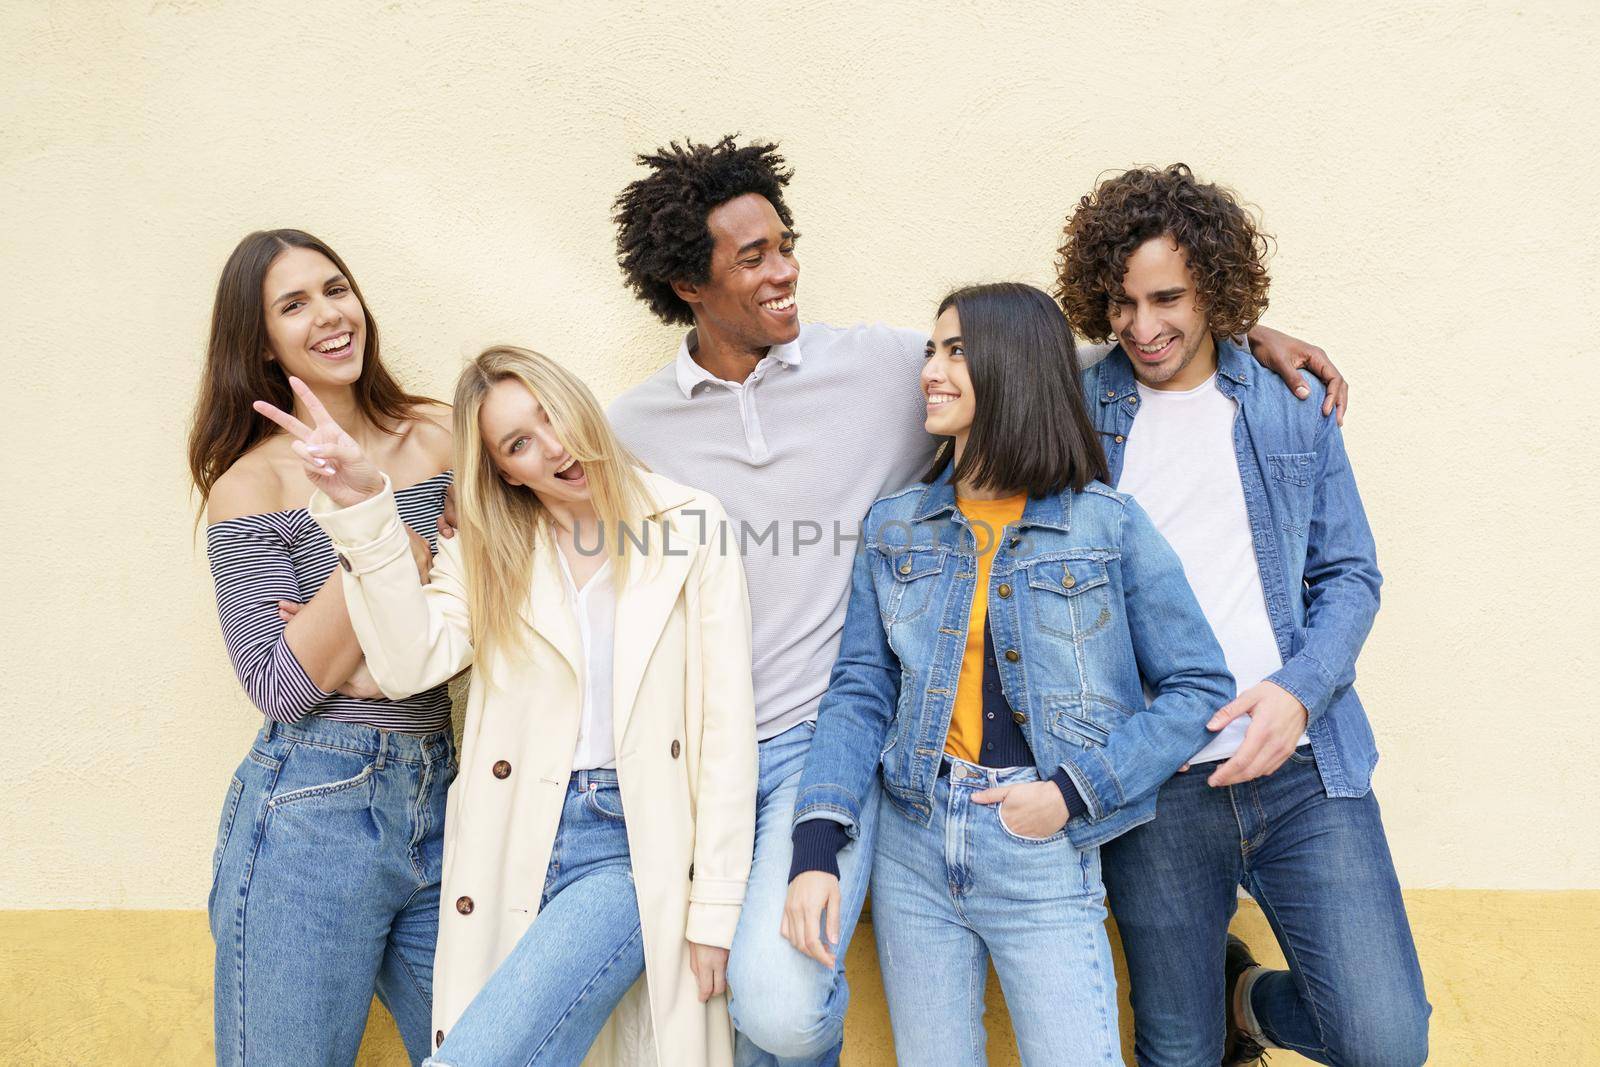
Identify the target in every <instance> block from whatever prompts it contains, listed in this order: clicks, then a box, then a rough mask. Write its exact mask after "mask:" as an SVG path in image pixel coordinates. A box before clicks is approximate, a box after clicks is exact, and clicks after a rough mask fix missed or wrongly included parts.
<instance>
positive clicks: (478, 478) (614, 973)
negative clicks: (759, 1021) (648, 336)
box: [258, 347, 756, 1067]
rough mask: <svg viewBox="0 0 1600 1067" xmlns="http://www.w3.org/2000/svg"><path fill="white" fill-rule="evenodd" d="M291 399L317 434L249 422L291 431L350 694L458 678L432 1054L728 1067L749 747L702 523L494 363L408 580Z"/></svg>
mask: <svg viewBox="0 0 1600 1067" xmlns="http://www.w3.org/2000/svg"><path fill="white" fill-rule="evenodd" d="M295 388H296V393H297V395H298V396H299V397H300V400H301V402H302V403H303V405H304V407H305V409H306V410H307V411H308V412H309V413H310V414H311V416H312V417H313V419H314V421H315V425H314V426H306V425H305V424H303V423H301V422H299V421H298V420H296V419H294V418H293V417H292V416H289V415H287V414H285V413H283V412H280V411H278V410H277V409H275V408H271V407H270V406H269V405H259V406H258V410H261V411H262V413H263V414H266V415H268V416H269V417H271V418H273V419H275V420H276V421H277V422H278V423H279V424H280V425H282V426H283V427H284V428H285V429H287V430H288V431H289V432H290V433H291V434H293V435H294V436H295V437H296V438H297V440H296V442H295V444H294V445H293V448H294V451H295V453H296V454H297V455H298V456H299V457H300V459H301V461H302V463H303V464H304V468H305V471H306V474H307V476H308V477H309V478H310V480H311V481H312V483H313V484H314V485H315V486H316V488H317V490H318V492H317V493H315V494H314V495H313V497H312V502H311V508H310V510H311V514H312V515H313V516H315V517H316V519H317V521H318V522H319V523H320V524H321V525H322V527H323V529H325V530H326V531H327V532H328V535H329V536H330V538H331V539H332V540H333V543H334V546H335V548H336V550H337V552H338V555H339V562H340V565H341V566H342V567H343V573H344V578H343V582H344V594H345V600H346V603H347V604H348V605H349V611H350V618H351V622H352V623H353V624H354V627H355V631H356V635H357V637H358V638H359V639H360V642H361V646H362V648H363V649H364V650H365V652H366V655H367V663H368V668H369V670H370V671H371V673H372V676H373V678H374V679H375V680H376V681H377V684H378V685H379V687H381V688H382V689H383V691H384V692H385V693H386V694H389V695H390V696H398V695H400V694H405V693H411V692H415V691H418V690H422V689H426V688H427V687H429V686H432V685H437V684H438V683H439V682H441V681H443V680H444V679H447V678H449V677H450V676H451V675H453V674H455V673H456V672H458V671H460V670H462V669H463V668H465V667H467V666H469V665H473V666H475V668H476V670H475V672H474V678H473V683H472V690H471V696H470V698H469V700H468V706H467V720H466V727H465V731H464V736H463V741H462V754H461V770H460V773H459V775H458V777H457V779H456V783H455V785H454V786H453V787H452V788H451V791H450V801H449V811H448V815H447V818H446V825H445V846H444V847H445V859H444V882H443V892H442V894H441V904H440V916H441V918H440V925H439V949H438V957H437V960H436V962H435V970H434V1009H433V1014H434V1027H435V1032H434V1034H433V1038H434V1048H435V1052H434V1058H433V1059H430V1060H429V1061H428V1062H429V1063H435V1064H445V1065H452V1067H469V1065H480V1064H495V1065H498V1064H508V1063H515V1064H571V1063H576V1062H578V1061H579V1060H581V1059H582V1058H583V1057H584V1055H585V1054H586V1052H588V1051H589V1050H590V1049H591V1047H593V1048H594V1049H595V1052H596V1054H597V1056H598V1058H602V1059H605V1060H607V1061H609V1062H617V1063H640V1064H668V1063H671V1064H678V1063H683V1064H731V1062H732V1029H731V1026H730V1024H729V1022H728V1016H727V1007H726V997H725V973H726V966H727V957H728V946H729V944H730V943H731V942H732V940H733V932H734V928H735V926H736V924H737V921H738V916H739V908H740V904H741V902H742V900H743V897H744V888H745V879H746V876H747V874H748V872H749V867H750V857H751V851H752V845H753V839H754V834H755V825H754V811H755V788H756V744H755V732H754V731H755V713H754V707H753V697H752V693H751V682H750V616H749V608H748V606H747V603H746V599H745V587H744V572H743V568H742V565H741V563H740V560H739V557H738V550H737V544H736V539H735V538H733V537H732V536H731V535H730V533H729V532H728V531H727V528H726V526H725V520H724V516H723V511H722V508H721V505H719V504H718V503H717V501H716V500H715V499H714V498H712V497H710V496H708V495H707V494H705V493H702V492H699V491H697V490H693V489H686V488H684V487H683V486H680V485H677V484H675V483H673V482H670V481H668V480H667V479H665V478H662V477H659V476H657V475H653V474H650V473H648V472H645V471H644V470H642V469H641V468H640V467H639V466H638V464H637V462H636V461H635V460H634V459H633V458H632V457H631V456H630V455H629V454H628V452H627V451H626V450H625V449H624V448H623V447H622V446H621V445H620V444H619V443H618V441H617V439H616V438H615V436H614V435H613V433H612V431H611V428H610V426H609V425H608V424H607V422H606V420H605V416H604V415H603V414H602V412H601V410H600V407H599V405H598V404H597V403H596V402H595V399H594V397H593V396H592V395H591V394H590V392H589V390H588V389H587V388H586V387H585V386H584V385H583V383H582V382H580V381H578V380H577V379H576V378H575V377H573V376H572V375H571V374H570V373H568V372H567V371H565V370H563V369H562V368H561V367H559V366H558V365H556V364H555V363H554V362H553V361H551V360H549V359H547V358H546V357H544V356H541V355H539V354H538V353H535V352H530V351H527V350H525V349H518V348H510V347H498V348H491V349H489V350H488V351H486V352H484V353H483V354H482V355H480V356H479V357H478V358H477V359H475V360H474V361H473V362H472V363H471V364H470V365H469V366H468V367H467V368H466V370H465V371H464V372H463V373H462V375H461V379H460V381H459V383H458V384H457V387H456V397H455V432H456V441H457V442H458V444H457V448H456V471H457V479H458V482H457V484H458V485H459V487H460V489H459V492H460V504H459V507H460V536H458V537H455V538H453V539H451V540H448V541H445V542H443V543H442V547H441V548H440V550H439V554H438V555H437V556H436V557H435V558H434V561H433V565H432V568H431V572H430V578H431V580H430V581H429V582H428V583H427V584H424V583H423V581H422V580H420V578H419V575H418V568H417V565H416V564H415V563H414V562H413V560H412V556H411V553H410V551H409V549H408V547H407V539H406V536H405V533H404V528H403V526H402V525H401V523H400V521H399V517H398V515H397V513H396V510H395V502H394V494H393V490H392V488H391V485H390V481H389V478H388V477H387V476H386V475H385V474H383V473H382V472H380V471H379V470H378V469H377V468H376V467H375V466H373V465H372V463H371V462H370V461H369V460H368V459H367V457H366V456H365V455H364V454H363V453H362V451H361V449H360V447H359V446H358V445H357V444H356V442H355V441H354V440H353V439H352V438H351V437H350V436H349V435H347V434H346V433H345V432H344V431H343V430H342V429H340V428H339V426H338V425H336V424H335V423H334V421H333V420H332V419H331V418H329V417H328V415H327V412H326V411H325V410H324V409H322V407H321V405H319V404H318V403H317V401H316V398H315V397H314V396H312V395H310V393H309V391H307V390H305V389H304V388H303V387H302V386H300V385H299V384H296V386H295ZM641 974H643V975H644V976H645V977H646V981H645V982H642V983H637V984H636V980H637V979H638V978H639V976H640V975H641ZM630 988H632V989H633V992H631V993H630V992H629V990H630ZM614 1011H615V1014H614ZM613 1014H614V1021H615V1023H616V1024H618V1025H614V1026H613V1027H611V1028H610V1032H609V1033H608V1034H607V1035H606V1036H605V1039H604V1040H600V1041H598V1042H597V1039H598V1038H600V1037H601V1035H602V1029H603V1027H604V1026H605V1024H606V1021H607V1019H608V1017H613ZM647 1024H648V1028H647ZM652 1031H653V1032H652Z"/></svg>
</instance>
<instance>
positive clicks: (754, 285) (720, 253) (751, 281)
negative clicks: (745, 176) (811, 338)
mask: <svg viewBox="0 0 1600 1067" xmlns="http://www.w3.org/2000/svg"><path fill="white" fill-rule="evenodd" d="M706 228H707V229H708V230H710V231H711V239H712V247H711V277H710V278H709V279H708V280H707V281H705V282H703V283H700V284H693V285H691V284H688V283H683V282H680V283H676V284H674V286H673V289H674V290H675V291H676V292H677V294H678V295H679V296H680V297H682V298H683V300H684V301H686V302H687V303H688V304H689V306H690V307H691V308H693V309H694V316H695V324H696V326H697V327H698V328H699V329H700V330H701V331H702V332H704V333H707V334H711V335H714V336H715V337H716V338H717V339H718V340H719V341H721V342H723V343H725V344H727V345H729V346H731V347H737V348H742V349H746V350H750V351H755V350H759V349H765V348H770V347H772V346H773V345H781V344H787V343H789V342H790V341H793V340H794V339H795V338H796V337H799V336H800V314H799V309H798V307H797V305H796V303H795V289H796V287H797V286H798V285H799V282H800V261H799V260H798V259H796V258H795V254H794V242H795V234H794V232H793V231H792V230H790V229H789V227H787V226H785V225H784V224H783V219H781V218H779V217H778V212H777V210H776V209H774V208H773V206H772V203H771V202H770V201H769V200H767V198H766V197H764V196H762V195H760V194H759V193H746V194H745V195H744V196H740V197H735V198H734V199H732V200H729V201H728V202H727V203H725V204H720V205H718V206H717V207H715V208H713V209H712V211H711V213H710V214H709V215H707V216H706Z"/></svg>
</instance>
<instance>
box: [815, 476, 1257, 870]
mask: <svg viewBox="0 0 1600 1067" xmlns="http://www.w3.org/2000/svg"><path fill="white" fill-rule="evenodd" d="M996 534H997V535H998V536H999V537H1000V542H999V546H998V547H997V548H996V550H995V556H994V561H993V564H992V566H991V572H990V576H989V615H988V618H989V626H990V628H991V630H992V632H993V636H994V645H995V648H996V650H997V651H999V653H1000V654H999V655H998V656H997V661H998V665H999V670H1000V680H1001V687H1002V689H1003V690H1004V692H1005V696H1006V699H1007V701H1008V702H1009V703H1010V705H1011V707H1012V708H1013V709H1015V711H1016V713H1017V715H1018V716H1019V719H1018V721H1019V723H1020V724H1021V725H1022V728H1023V730H1024V732H1025V733H1026V734H1027V738H1028V742H1029V744H1030V746H1031V747H1032V750H1033V757H1034V762H1035V763H1036V765H1037V768H1038V771H1039V776H1040V777H1041V778H1049V777H1050V776H1051V775H1053V774H1054V773H1055V772H1056V769H1057V768H1058V767H1060V768H1062V769H1063V770H1064V771H1065V772H1066V774H1067V776H1068V778H1069V779H1070V780H1071V781H1072V783H1073V785H1074V786H1076V788H1077V790H1078V793H1079V794H1080V796H1081V797H1082V799H1083V801H1084V804H1085V806H1086V807H1087V809H1088V810H1087V814H1086V815H1085V816H1084V817H1082V818H1074V819H1072V820H1070V821H1069V822H1068V824H1067V832H1068V836H1069V837H1070V838H1071V840H1072V842H1073V844H1074V845H1075V846H1076V847H1078V848H1079V849H1086V848H1091V847H1094V846H1096V845H1099V844H1101V843H1103V842H1105V841H1108V840H1110V839H1111V838H1113V837H1116V836H1117V835H1118V834H1121V833H1124V832H1126V831H1127V830H1130V829H1132V828H1133V827H1134V826H1137V825H1138V824H1140V823H1142V822H1146V821H1148V820H1149V819H1151V818H1153V817H1154V816H1155V791H1156V787H1157V786H1159V785H1160V784H1161V783H1162V782H1163V781H1165V780H1166V779H1167V778H1168V777H1169V776H1170V775H1171V774H1172V773H1173V772H1174V771H1176V770H1177V769H1178V766H1179V765H1180V764H1181V763H1183V761H1184V760H1186V759H1187V758H1189V757H1190V756H1192V755H1193V754H1194V753H1195V752H1196V751H1197V750H1198V749H1199V748H1200V747H1201V746H1202V745H1204V744H1205V742H1206V739H1207V738H1208V737H1209V736H1210V735H1209V734H1208V732H1207V730H1206V728H1205V723H1206V721H1207V720H1208V719H1209V718H1210V717H1211V715H1212V713H1214V712H1215V711H1216V710H1217V708H1219V707H1221V706H1222V705H1223V704H1225V703H1227V701H1228V700H1230V699H1231V698H1232V696H1233V678H1232V676H1231V675H1230V674H1229V673H1228V669H1227V666H1226V664H1225V662H1224V660H1223V656H1222V649H1221V648H1220V647H1219V646H1218V644H1217V640H1216V638H1215V637H1214V636H1213V635H1212V633H1211V627H1210V625H1209V624H1208V623H1207V622H1206V619H1205V616H1204V615H1203V614H1202V613H1201V611H1200V607H1199V605H1198V604H1197V603H1196V602H1195V598H1194V593H1193V592H1191V591H1190V589H1189V583H1188V581H1187V580H1186V579H1185V578H1184V574H1183V565H1182V564H1181V563H1180V562H1179V560H1178V557H1177V554H1176V553H1174V552H1173V551H1172V548H1171V547H1170V546H1169V545H1168V544H1167V543H1166V541H1165V540H1164V539H1163V538H1162V537H1161V535H1160V534H1159V533H1157V532H1156V529H1155V526H1154V525H1153V524H1152V523H1151V521H1150V519H1149V517H1148V516H1147V515H1145V513H1144V511H1143V510H1142V509H1141V508H1140V507H1139V506H1138V505H1137V504H1135V503H1134V502H1133V500H1132V498H1130V497H1128V496H1125V495H1123V494H1121V493H1117V492H1115V491H1114V490H1111V489H1109V488H1107V487H1106V486H1104V485H1101V484H1099V483H1098V482H1095V483H1091V484H1090V485H1089V486H1088V487H1087V488H1086V489H1085V490H1084V491H1083V492H1076V493H1075V492H1072V491H1070V490H1069V491H1067V492H1064V493H1061V494H1059V495H1057V496H1049V497H1035V498H1031V499H1029V500H1028V502H1027V504H1026V506H1025V507H1024V510H1023V513H1022V519H1021V520H1020V521H1019V522H1016V523H1013V524H1011V525H1009V526H1007V527H1006V528H1005V530H1004V531H1003V532H993V533H992V532H990V531H987V530H985V529H983V528H982V527H979V528H978V530H977V531H974V529H973V528H972V527H971V526H969V524H968V522H967V519H966V517H965V516H964V515H963V514H962V513H961V511H960V510H959V509H958V508H957V507H956V500H955V489H954V487H953V485H952V484H951V482H950V480H949V478H948V477H946V478H945V479H944V480H942V481H939V482H935V483H933V484H929V485H917V486H913V487H912V488H910V489H906V490H903V491H902V492H900V493H897V494H895V495H893V496H889V497H885V498H884V499H882V500H880V501H878V502H877V503H876V504H874V505H873V506H872V510H871V511H869V512H868V514H867V519H866V522H865V524H864V526H863V530H862V538H861V544H860V547H859V550H858V551H857V553H856V558H855V563H854V567H853V571H852V574H851V583H850V606H849V610H848V612H847V614H846V616H845V624H844V634H843V638H842V641H841V644H840V649H839V658H838V660H837V661H836V662H835V663H834V668H833V675H832V678H831V680H830V683H829V686H828V692H827V695H826V696H824V697H823V699H822V705H821V707H820V709H819V710H818V716H817V734H816V737H815V739H814V740H813V741H812V745H811V752H810V754H809V756H808V757H807V759H806V765H805V771H804V773H803V775H802V777H801V783H800V794H799V797H798V798H797V801H796V804H795V814H794V821H795V823H796V824H798V823H801V822H804V821H806V820H807V819H813V818H819V817H820V818H827V819H831V820H833V821H836V822H839V823H842V824H844V826H845V828H846V830H847V832H848V833H849V834H850V836H851V837H854V836H856V834H857V821H858V820H859V818H860V815H861V805H862V803H863V799H864V798H865V797H866V796H868V795H869V789H870V787H871V784H872V780H873V776H874V775H875V774H880V773H881V777H882V781H883V788H884V791H885V793H886V795H887V796H888V798H889V801H890V802H891V803H893V804H894V805H895V807H896V808H898V809H899V810H900V812H901V813H902V814H904V815H905V816H906V817H907V818H910V819H912V820H914V821H916V822H919V823H921V824H923V825H927V824H928V823H929V821H930V820H931V817H932V802H933V791H934V783H935V781H936V779H937V777H938V774H939V764H940V761H941V759H942V757H943V754H944V746H945V736H946V734H948V733H949V730H950V718H951V714H952V712H953V709H954V703H955V692H956V679H957V676H958V675H959V673H960V670H961V659H962V654H963V652H964V651H965V649H966V646H967V636H966V635H967V622H968V618H969V614H970V611H971V606H972V597H973V592H974V589H975V586H976V583H977V549H978V543H979V542H978V536H979V535H982V536H984V537H988V536H995V535H996ZM1145 683H1148V685H1149V687H1150V689H1151V691H1152V692H1153V693H1154V700H1153V702H1152V703H1151V704H1150V705H1149V707H1148V708H1147V707H1146V704H1145V692H1144V684H1145Z"/></svg>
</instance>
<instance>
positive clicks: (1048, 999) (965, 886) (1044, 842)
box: [872, 759, 1122, 1067]
mask: <svg viewBox="0 0 1600 1067" xmlns="http://www.w3.org/2000/svg"><path fill="white" fill-rule="evenodd" d="M949 763H950V771H949V773H948V775H946V776H942V777H940V778H939V780H938V782H937V784H936V785H935V787H934V793H933V821H932V822H931V823H930V824H929V825H927V826H919V825H918V824H916V823H914V822H912V821H911V820H910V819H907V818H906V817H905V816H904V815H902V814H900V812H899V811H898V810H897V809H896V808H895V807H894V806H893V805H892V804H891V803H890V802H889V801H888V800H887V799H885V800H883V802H882V809H881V812H880V814H879V816H878V850H877V855H876V857H875V861H874V863H873V868H872V928H873V931H874V933H875V934H876V935H877V940H878V965H879V967H880V969H881V970H882V972H883V987H884V992H885V994H886V995H887V997H888V1001H889V1020H890V1023H891V1024H892V1026H893V1029H894V1049H895V1056H896V1058H897V1059H898V1060H899V1062H900V1063H902V1064H907V1065H910V1067H922V1065H923V1064H932V1063H937V1064H948V1065H951V1067H955V1065H958V1064H972V1065H974V1067H983V1065H984V1064H986V1063H988V1055H987V1051H986V1046H987V1036H986V1034H985V1032H984V1026H983V1006H984V985H985V982H986V981H987V979H988V974H989V960H990V958H991V957H992V958H993V960H994V969H995V972H996V973H997V974H998V975H999V976H1000V985H1001V987H1002V988H1003V989H1004V990H1005V998H1006V1008H1007V1010H1008V1011H1009V1013H1010V1015H1011V1027H1012V1031H1013V1033H1015V1035H1016V1039H1017V1047H1018V1049H1019V1051H1020V1052H1021V1053H1022V1062H1023V1063H1024V1064H1027V1065H1030V1067H1032V1065H1039V1067H1045V1065H1049V1067H1090V1065H1093V1067H1103V1065H1112V1064H1120V1063H1121V1062H1122V1061H1121V1052H1120V1044H1119V1039H1118V1035H1117V979H1116V974H1115V973H1114V972H1113V970H1112V965H1111V945H1110V943H1109V942H1108V941H1107V939H1106V930H1105V917H1106V910H1105V903H1104V896H1105V893H1104V889H1103V888H1102V886H1101V884H1100V854H1099V850H1098V849H1089V850H1088V851H1084V852H1080V851H1078V850H1077V849H1076V848H1074V847H1073V844H1072V842H1071V841H1070V840H1069V839H1068V838H1067V833H1066V831H1065V830H1064V829H1063V830H1061V831H1060V832H1058V833H1055V834H1052V835H1051V836H1049V837H1046V838H1031V837H1021V836H1019V835H1017V834H1014V833H1012V832H1011V830H1010V829H1009V828H1008V827H1007V826H1006V825H1005V823H1004V822H1003V821H1002V814H1001V808H1002V805H984V804H978V803H975V802H974V801H973V799H972V798H973V796H974V795H975V794H976V793H978V792H980V791H981V790H984V789H989V788H992V787H994V786H997V785H1010V784H1014V783H1021V782H1035V781H1038V780H1039V773H1038V771H1037V770H1035V769H1034V768H1032V767H1017V768H1010V769H1005V770H998V769H995V768H991V767H979V766H976V765H975V764H971V763H966V762H963V761H961V760H954V759H952V760H950V761H949Z"/></svg>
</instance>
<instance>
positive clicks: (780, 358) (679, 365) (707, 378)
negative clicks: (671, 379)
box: [674, 330, 801, 400]
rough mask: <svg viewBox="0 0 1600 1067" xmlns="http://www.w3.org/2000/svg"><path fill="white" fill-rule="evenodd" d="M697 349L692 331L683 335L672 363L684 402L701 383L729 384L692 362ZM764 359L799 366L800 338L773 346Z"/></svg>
mask: <svg viewBox="0 0 1600 1067" xmlns="http://www.w3.org/2000/svg"><path fill="white" fill-rule="evenodd" d="M698 347H699V339H698V338H697V337H696V336H695V331H694V330H690V331H689V332H688V333H686V334H684V335H683V340H682V341H679V342H678V358H677V359H676V360H675V361H674V367H675V369H676V372H677V377H678V389H679V391H681V392H682V393H683V398H684V399H685V400H688V399H690V398H691V397H693V396H694V387H695V386H697V385H699V384H701V383H702V382H709V383H711V384H713V385H722V386H727V385H729V384H731V383H729V382H725V381H723V380H722V379H721V378H718V377H717V376H716V375H715V374H712V373H711V372H710V371H708V370H706V369H705V368H704V367H702V366H701V365H700V364H698V363H696V362H695V361H694V350H695V349H696V348H698ZM765 359H771V360H775V361H777V362H778V363H781V364H783V365H784V366H785V367H798V366H800V364H801V356H800V338H799V337H796V338H795V339H794V340H793V341H790V342H788V343H787V344H781V345H773V346H772V347H771V348H769V349H767V354H766V356H765V357H764V360H765ZM757 366H760V364H757Z"/></svg>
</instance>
